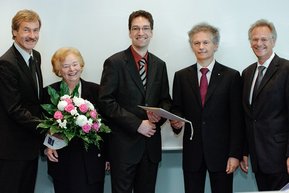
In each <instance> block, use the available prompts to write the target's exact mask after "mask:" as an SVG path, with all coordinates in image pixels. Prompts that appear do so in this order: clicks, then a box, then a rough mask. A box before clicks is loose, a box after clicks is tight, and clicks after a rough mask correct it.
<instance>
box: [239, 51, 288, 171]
mask: <svg viewBox="0 0 289 193" xmlns="http://www.w3.org/2000/svg"><path fill="white" fill-rule="evenodd" d="M256 66H257V63H254V64H252V65H250V66H249V67H248V68H246V69H245V70H244V71H243V74H242V77H243V81H244V88H243V106H244V110H245V120H246V128H247V130H246V131H247V135H246V136H247V141H248V145H249V146H248V147H249V148H248V149H247V151H248V150H249V154H250V157H251V164H252V168H253V171H254V172H257V171H258V167H257V166H259V168H260V170H261V171H262V172H264V173H278V172H286V171H287V169H286V159H287V157H288V156H289V113H288V111H289V61H288V60H285V59H283V58H280V57H278V56H277V55H275V57H274V58H273V60H272V62H271V63H270V65H269V67H268V69H267V71H266V73H265V75H264V77H263V79H262V82H261V84H260V86H259V89H258V91H257V94H256V97H255V99H254V100H253V103H252V105H250V104H249V95H250V89H251V85H252V81H253V76H254V72H255V69H256ZM247 151H246V153H248V152H247Z"/></svg>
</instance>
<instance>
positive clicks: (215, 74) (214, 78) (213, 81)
mask: <svg viewBox="0 0 289 193" xmlns="http://www.w3.org/2000/svg"><path fill="white" fill-rule="evenodd" d="M223 76H224V75H223V73H222V66H221V65H220V64H219V63H218V62H216V63H215V65H214V68H213V71H212V74H211V78H210V82H209V86H208V91H207V94H206V100H205V104H206V103H207V101H208V100H209V99H210V97H211V96H212V94H213V93H214V91H215V89H216V88H217V87H218V85H219V83H220V81H221V80H222V78H223Z"/></svg>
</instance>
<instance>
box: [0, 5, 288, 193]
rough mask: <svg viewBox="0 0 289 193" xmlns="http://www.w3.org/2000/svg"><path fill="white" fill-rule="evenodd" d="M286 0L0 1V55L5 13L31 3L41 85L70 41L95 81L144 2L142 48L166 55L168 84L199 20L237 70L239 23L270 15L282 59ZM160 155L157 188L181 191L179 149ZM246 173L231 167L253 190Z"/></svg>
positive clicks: (241, 43)
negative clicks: (147, 29)
mask: <svg viewBox="0 0 289 193" xmlns="http://www.w3.org/2000/svg"><path fill="white" fill-rule="evenodd" d="M288 6H289V3H288V2H287V1H285V0H275V1H270V0H263V1H257V0H242V1H234V0H218V1H213V0H211V1H210V0H178V1H176V0H146V1H140V0H133V1H132V0H1V4H0V26H1V28H0V55H2V54H3V53H4V52H5V51H6V50H7V49H8V48H9V47H10V46H11V45H12V39H11V19H12V17H13V16H14V15H15V13H16V12H17V11H18V10H19V9H24V8H28V9H33V10H35V11H37V12H38V13H39V15H40V16H41V19H42V23H43V25H42V28H41V34H40V40H39V43H38V45H37V47H36V49H37V50H39V51H40V52H41V53H42V70H43V75H44V84H45V85H48V84H50V83H52V82H55V81H57V80H58V79H57V78H56V77H55V75H54V74H53V73H52V72H51V70H52V68H51V64H50V58H51V56H52V54H53V53H54V52H55V51H56V49H58V48H60V47H63V46H73V47H76V48H78V49H79V50H80V51H81V52H82V54H83V56H84V58H85V62H86V66H85V71H84V72H83V78H84V79H86V80H90V81H94V82H97V83H99V81H100V77H101V72H102V64H103V62H104V60H105V59H106V58H107V57H109V56H110V55H112V54H113V53H115V52H118V51H120V50H123V49H126V48H127V47H128V46H129V45H130V39H129V38H128V27H127V20H128V16H129V14H130V13H131V12H132V11H134V10H138V9H145V10H148V11H150V12H151V13H152V14H153V16H154V20H155V28H154V37H153V39H152V42H151V45H150V49H149V50H150V51H151V52H153V53H155V54H156V55H157V56H159V57H160V58H162V59H163V60H165V61H166V62H167V68H168V73H169V81H170V85H172V81H173V75H174V72H175V71H177V70H179V69H181V68H183V67H186V66H188V65H191V64H193V63H194V62H195V58H194V55H193V54H192V52H191V50H190V47H189V44H188V37H187V32H188V31H189V30H190V29H191V27H192V26H193V25H195V24H197V23H199V22H203V21H205V22H208V23H210V24H212V25H215V26H216V27H218V28H219V29H220V33H221V42H220V47H219V50H218V52H217V53H216V58H217V60H218V61H219V62H221V63H223V64H225V65H227V66H230V67H233V68H235V69H237V70H239V71H241V70H243V69H244V68H245V67H246V66H247V65H249V64H250V63H252V62H254V61H255V60H256V59H255V57H254V55H253V54H252V51H251V49H250V47H249V42H248V40H247V39H248V38H247V30H248V28H249V26H250V25H251V24H252V23H253V22H255V21H256V20H257V19H260V18H265V19H268V20H270V21H272V22H274V24H275V27H276V29H277V33H278V38H277V44H276V47H275V51H276V53H277V54H278V55H279V56H281V57H285V58H289V45H288V43H289V35H288V32H289V25H288V18H289V11H288ZM166 129H168V130H169V128H167V127H166ZM166 135H167V136H169V137H168V138H169V140H173V144H177V145H178V144H179V141H178V140H179V139H176V140H177V141H174V140H175V139H174V136H173V135H172V134H171V133H166ZM166 142H168V143H170V141H166ZM166 144H167V143H166ZM163 155H164V159H163V161H162V165H161V167H160V174H159V178H158V187H157V190H158V193H177V192H176V191H175V190H176V189H175V188H177V190H180V191H179V192H180V193H181V192H182V190H183V186H182V174H181V153H180V152H164V154H163ZM174 159H176V160H177V161H176V160H174ZM43 168H45V167H44V162H41V163H40V172H43ZM44 173H45V172H44ZM40 178H41V179H42V178H43V180H44V182H43V180H39V181H38V186H37V187H38V188H37V190H39V189H40V191H39V192H41V193H43V192H45V191H44V189H45V188H46V185H47V183H46V181H45V180H47V177H46V176H45V174H43V175H42V173H40ZM171 178H172V179H173V180H172V183H171V182H170V179H171ZM247 178H248V179H247ZM247 178H246V177H245V176H244V175H241V174H239V173H238V174H237V177H236V179H237V180H238V181H237V182H236V187H237V190H238V191H245V190H246V191H249V190H255V189H256V187H255V184H254V182H252V176H251V174H250V175H249V177H247ZM236 179H235V181H236ZM48 186H49V184H48ZM107 186H108V185H107ZM45 190H47V189H45ZM207 191H208V190H207Z"/></svg>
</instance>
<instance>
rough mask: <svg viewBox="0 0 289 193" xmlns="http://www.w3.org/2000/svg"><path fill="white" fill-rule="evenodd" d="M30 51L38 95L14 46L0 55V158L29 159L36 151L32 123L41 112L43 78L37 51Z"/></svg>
mask: <svg viewBox="0 0 289 193" xmlns="http://www.w3.org/2000/svg"><path fill="white" fill-rule="evenodd" d="M33 55H34V58H35V61H36V72H37V76H38V81H39V87H40V89H39V92H40V93H39V97H38V93H37V88H36V87H35V85H34V82H33V78H32V76H31V72H30V70H29V67H28V65H27V63H26V62H25V61H24V59H23V57H22V56H21V54H20V53H19V52H18V50H17V49H16V48H15V46H14V45H12V46H11V47H10V49H9V50H8V51H7V52H6V53H5V54H4V55H3V56H1V58H0V90H1V94H0V117H1V118H0V133H1V134H0V159H10V160H11V159H12V160H32V159H35V158H37V156H38V155H39V147H40V139H39V134H38V132H37V130H36V126H37V124H38V122H37V120H39V118H38V117H40V115H41V107H40V100H41V97H42V87H43V80H42V75H41V69H40V64H41V57H40V54H39V52H37V51H35V50H33Z"/></svg>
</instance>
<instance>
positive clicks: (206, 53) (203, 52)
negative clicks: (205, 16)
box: [190, 32, 218, 64]
mask: <svg viewBox="0 0 289 193" xmlns="http://www.w3.org/2000/svg"><path fill="white" fill-rule="evenodd" d="M190 43H191V47H192V50H193V52H194V53H195V56H196V58H197V61H198V62H199V63H200V64H202V63H204V62H206V61H209V62H211V60H213V58H214V53H215V51H216V50H217V48H218V46H217V45H216V44H214V43H213V36H212V34H211V33H210V32H198V33H196V34H194V35H193V36H192V38H191V42H190Z"/></svg>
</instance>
